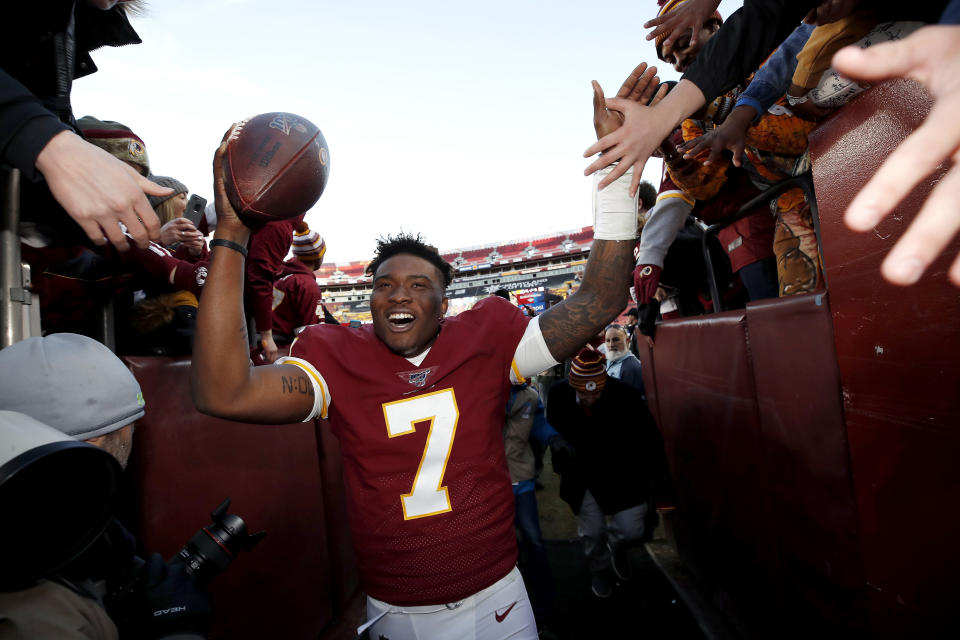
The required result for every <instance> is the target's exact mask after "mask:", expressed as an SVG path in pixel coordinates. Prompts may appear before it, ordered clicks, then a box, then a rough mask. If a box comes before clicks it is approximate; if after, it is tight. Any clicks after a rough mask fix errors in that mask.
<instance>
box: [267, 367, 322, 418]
mask: <svg viewBox="0 0 960 640" xmlns="http://www.w3.org/2000/svg"><path fill="white" fill-rule="evenodd" d="M277 364H292V365H295V366H297V367H299V368H301V369H303V370H304V371H305V372H306V373H307V375H309V376H310V379H311V380H312V381H313V388H314V392H315V394H316V398H317V399H316V400H315V401H314V405H313V411H311V412H310V415H308V416H307V417H306V418H305V419H304V422H306V421H307V420H310V419H311V418H314V417H318V416H319V417H320V418H321V419H324V420H325V419H326V418H327V409H328V408H329V406H330V401H331V397H330V388H329V387H327V381H326V380H324V379H323V376H321V375H320V372H319V371H317V370H316V369H315V368H314V367H313V365H312V364H310V363H309V362H307V361H306V360H302V359H300V358H293V357H290V356H287V357H285V358H280V359H279V360H277ZM317 402H319V403H320V407H319V409H320V410H319V412H318V411H317Z"/></svg>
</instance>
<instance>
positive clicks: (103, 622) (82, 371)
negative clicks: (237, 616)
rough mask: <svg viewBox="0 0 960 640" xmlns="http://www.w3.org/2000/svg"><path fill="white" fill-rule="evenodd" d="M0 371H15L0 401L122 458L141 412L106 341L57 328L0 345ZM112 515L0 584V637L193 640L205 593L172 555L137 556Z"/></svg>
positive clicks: (128, 377) (202, 625) (205, 619)
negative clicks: (20, 578) (79, 543)
mask: <svg viewBox="0 0 960 640" xmlns="http://www.w3.org/2000/svg"><path fill="white" fill-rule="evenodd" d="M0 369H2V370H3V371H7V372H16V373H15V375H7V376H5V379H4V382H3V384H2V386H0V409H7V410H12V411H19V412H21V413H24V414H26V415H28V416H31V417H32V418H34V419H36V420H39V421H40V422H42V423H45V424H48V425H50V426H51V427H54V428H55V429H58V430H60V431H62V432H63V433H64V434H66V435H68V436H70V437H72V438H74V439H75V440H81V441H84V442H87V443H89V444H92V445H94V446H97V447H100V448H101V449H103V450H105V451H107V452H108V453H110V454H112V455H113V456H114V457H115V458H116V459H117V461H118V462H119V463H120V464H121V466H124V467H125V466H126V464H127V459H128V457H129V455H130V450H131V444H132V440H133V430H134V425H135V423H136V421H137V420H138V419H139V418H141V417H142V416H143V415H144V406H145V403H144V400H143V394H142V393H141V391H140V385H139V384H138V383H137V381H136V379H135V378H134V377H133V375H132V374H131V373H130V372H129V370H127V368H126V366H125V365H124V364H123V362H121V361H120V359H119V358H117V357H116V356H115V355H114V354H113V353H112V352H111V351H110V350H109V349H107V348H106V347H105V346H103V345H102V344H100V343H99V342H96V341H95V340H92V339H90V338H87V337H84V336H80V335H76V334H71V333H58V334H53V335H50V336H47V337H43V338H40V337H36V338H29V339H27V340H24V341H22V342H18V343H16V344H14V345H11V346H10V347H7V348H6V349H3V350H2V351H0ZM135 546H136V543H135V541H134V539H133V537H132V536H131V535H130V533H129V532H127V531H126V529H124V527H123V526H122V525H121V524H120V523H119V522H117V521H116V520H114V521H112V522H111V524H110V525H109V526H108V527H107V529H106V531H105V532H104V533H103V534H102V535H101V536H100V537H99V538H98V539H97V540H96V541H95V542H94V543H93V544H92V545H91V546H90V547H89V548H88V549H86V550H85V551H84V552H83V553H82V554H80V555H79V556H78V557H77V558H75V559H73V560H72V561H71V562H70V563H68V564H67V565H66V566H65V567H63V568H62V569H60V570H58V571H57V572H56V573H55V574H54V575H50V576H47V577H46V579H44V580H41V581H39V582H38V583H36V584H33V585H22V586H21V585H18V588H19V590H16V591H6V592H0V638H2V640H13V639H20V638H22V639H24V640H26V639H31V640H36V639H41V638H57V639H58V640H60V639H64V640H70V639H74V638H88V639H96V640H101V639H113V640H115V639H117V638H137V639H141V638H144V639H156V638H178V639H182V640H187V639H197V638H202V637H203V633H204V632H205V630H206V628H207V626H208V624H209V621H210V618H211V616H212V603H211V599H210V595H209V594H208V593H206V592H205V591H203V590H202V589H201V588H200V586H199V585H198V584H197V583H196V581H195V580H194V579H193V578H192V577H191V576H190V575H189V574H188V573H187V572H186V571H185V569H184V565H183V563H182V562H180V561H179V560H177V561H173V562H170V563H166V562H164V560H163V558H162V557H161V556H160V554H157V553H154V554H152V555H151V556H150V557H149V558H148V559H147V560H146V561H144V560H142V559H141V558H139V557H137V556H136V555H135V553H134V551H135Z"/></svg>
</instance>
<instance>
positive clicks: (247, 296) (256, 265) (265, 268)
mask: <svg viewBox="0 0 960 640" xmlns="http://www.w3.org/2000/svg"><path fill="white" fill-rule="evenodd" d="M304 215H306V214H301V215H299V216H297V217H295V218H290V219H288V220H277V221H276V222H268V223H267V224H265V225H263V226H262V227H260V228H259V229H257V230H256V231H255V232H254V233H253V234H252V235H251V236H250V247H249V249H248V253H249V255H248V256H247V260H246V286H245V287H244V301H245V306H246V311H247V314H248V316H253V322H254V325H255V327H254V328H255V329H256V332H257V333H258V334H259V338H258V339H257V341H256V343H255V347H256V348H258V349H259V350H260V355H259V356H258V358H259V360H260V361H259V362H257V363H256V364H272V363H273V362H274V360H276V359H277V355H278V352H277V343H276V341H275V340H274V339H273V283H274V282H276V281H277V278H279V277H280V273H281V270H282V269H283V260H284V258H286V257H287V252H288V251H290V239H291V238H292V237H293V234H294V232H295V231H296V229H297V228H298V227H299V226H300V223H301V222H303V216H304ZM248 331H251V332H252V331H253V328H251V327H250V326H249V325H248ZM252 337H253V334H252V333H251V338H252Z"/></svg>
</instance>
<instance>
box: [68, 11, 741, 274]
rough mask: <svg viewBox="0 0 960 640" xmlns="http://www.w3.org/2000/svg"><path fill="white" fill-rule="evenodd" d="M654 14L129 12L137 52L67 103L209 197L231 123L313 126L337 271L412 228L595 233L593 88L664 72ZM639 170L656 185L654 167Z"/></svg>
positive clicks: (427, 232) (126, 51) (317, 210)
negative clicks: (114, 128)
mask: <svg viewBox="0 0 960 640" xmlns="http://www.w3.org/2000/svg"><path fill="white" fill-rule="evenodd" d="M740 4H741V2H739V1H736V0H725V1H724V2H722V3H721V5H720V11H721V13H722V14H723V15H724V16H726V15H729V13H730V12H731V11H733V10H735V9H736V8H737V7H738V6H739V5H740ZM656 9H657V6H656V2H655V0H635V1H633V2H624V1H617V0H614V1H611V2H605V3H601V4H596V3H587V2H583V1H582V0H581V1H579V2H571V1H565V0H563V1H556V2H535V1H529V0H513V1H511V2H506V1H502V0H488V1H487V2H482V3H480V2H478V3H473V2H471V3H468V2H462V1H456V0H454V1H452V2H451V1H447V2H440V1H438V0H412V1H408V2H384V1H382V0H369V1H368V2H364V3H347V2H330V1H323V0H321V1H312V2H309V1H288V2H262V1H257V0H154V1H153V2H151V3H149V4H148V7H147V13H146V14H145V15H143V16H135V17H134V18H133V25H134V27H135V28H136V29H137V31H138V32H139V34H140V36H141V38H142V39H143V44H141V45H137V46H132V47H123V48H120V49H104V50H101V51H97V52H94V54H93V55H94V60H95V61H96V63H97V65H98V67H99V69H100V70H99V72H97V73H96V74H94V75H93V76H90V77H87V78H82V79H80V80H78V81H77V82H76V83H75V85H74V99H73V103H74V110H75V112H76V114H77V117H80V116H82V115H87V114H90V115H95V116H97V117H99V118H101V119H107V120H118V121H120V122H123V123H124V124H127V125H128V126H130V127H131V128H132V129H133V130H134V131H136V132H137V133H138V134H139V135H140V136H141V137H142V138H143V139H144V141H145V143H146V147H147V151H148V153H149V155H150V161H151V165H152V166H153V170H154V173H157V174H160V175H172V176H174V177H176V178H178V179H180V180H181V181H183V182H184V183H185V184H186V185H187V186H188V187H189V188H190V189H191V191H195V192H197V193H199V194H200V195H202V196H204V197H207V198H211V197H212V192H211V186H210V184H211V177H210V176H211V170H210V162H211V158H212V155H213V151H214V149H215V148H216V146H217V144H218V143H219V141H220V137H221V135H222V134H223V132H224V131H225V130H226V129H227V128H228V127H229V126H230V124H231V123H232V122H234V121H236V120H239V119H242V118H244V117H247V116H251V115H255V114H257V113H262V112H265V111H290V112H294V113H297V114H300V115H302V116H305V117H306V118H308V119H310V120H311V121H313V122H314V123H315V124H317V125H318V126H319V127H320V129H321V130H322V131H323V133H324V136H325V137H326V139H327V143H328V144H329V146H330V155H331V176H330V182H329V184H328V186H327V189H326V191H325V192H324V195H323V197H322V198H321V199H320V202H319V203H318V204H317V205H316V206H315V207H314V208H313V209H312V210H311V211H310V212H309V213H308V215H307V222H308V223H309V224H310V226H311V227H313V228H315V229H317V230H318V231H319V232H320V233H321V234H322V235H323V236H324V237H325V238H326V241H327V247H328V251H327V260H328V261H332V262H346V261H349V260H364V259H369V257H370V255H371V253H372V250H373V246H374V240H375V239H376V237H377V236H378V235H380V234H383V233H389V232H395V231H398V230H400V229H401V228H402V229H403V230H405V231H416V232H421V233H423V234H424V236H425V237H426V239H427V240H429V241H430V242H431V243H433V244H435V245H437V246H438V247H440V249H441V250H449V249H452V248H456V247H463V246H472V245H477V244H484V243H492V242H496V241H498V240H509V239H513V238H521V237H526V236H533V235H541V234H548V233H552V232H555V231H561V230H565V229H574V228H578V227H581V226H585V225H589V224H591V223H592V220H591V213H590V180H589V179H588V178H585V177H583V169H584V167H586V165H587V164H588V161H587V160H586V159H584V158H582V157H581V156H582V152H583V150H584V149H585V148H586V147H588V146H589V145H590V144H591V143H592V142H593V141H594V140H595V135H594V132H593V124H592V107H591V89H590V81H591V80H592V79H596V80H598V81H599V82H600V84H601V85H602V86H603V87H604V89H605V90H606V93H607V95H613V94H614V93H616V91H617V89H618V88H619V86H620V83H621V82H622V80H623V78H624V77H626V75H627V74H628V73H629V72H630V70H631V69H632V68H633V67H634V66H635V65H636V64H638V63H640V62H642V61H647V62H649V63H651V64H653V63H655V62H658V61H657V60H656V54H655V51H654V49H653V46H652V44H651V43H648V42H647V41H646V40H645V39H644V35H645V31H644V30H643V28H642V24H643V23H644V22H645V21H646V20H648V19H649V18H651V17H653V16H654V15H655V14H656ZM663 67H664V65H663V64H662V63H661V64H659V65H658V68H660V69H661V71H662V73H661V77H663V78H664V79H676V78H677V77H678V75H677V74H676V73H675V72H673V70H672V69H664V68H663ZM644 176H645V177H646V178H648V179H649V180H651V181H652V182H654V183H655V184H656V183H658V181H659V163H656V162H653V161H651V163H650V164H649V165H648V167H647V170H646V171H645V172H644Z"/></svg>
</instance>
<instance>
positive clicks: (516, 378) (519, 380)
mask: <svg viewBox="0 0 960 640" xmlns="http://www.w3.org/2000/svg"><path fill="white" fill-rule="evenodd" d="M510 372H511V373H512V374H513V380H512V382H513V383H514V384H523V383H524V382H526V379H525V378H524V377H523V376H522V375H520V368H519V367H517V361H516V360H511V361H510Z"/></svg>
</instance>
